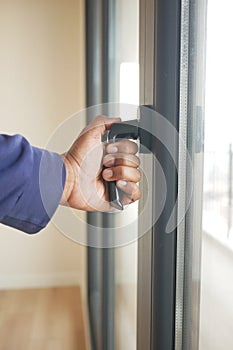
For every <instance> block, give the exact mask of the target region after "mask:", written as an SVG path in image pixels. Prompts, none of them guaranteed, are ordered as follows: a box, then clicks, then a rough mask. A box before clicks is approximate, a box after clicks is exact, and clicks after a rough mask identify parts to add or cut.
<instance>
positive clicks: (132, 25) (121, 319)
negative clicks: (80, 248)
mask: <svg viewBox="0 0 233 350" xmlns="http://www.w3.org/2000/svg"><path fill="white" fill-rule="evenodd" d="M115 23H116V28H115V52H116V57H115V72H116V85H115V91H116V101H118V102H120V110H121V111H122V114H121V118H122V120H127V119H135V118H137V107H138V105H139V59H138V53H139V49H138V47H139V0H127V1H125V0H117V1H116V4H115ZM121 104H122V108H121ZM127 104H128V105H129V106H128V108H127V107H125V106H126V105H127ZM125 109H129V110H132V113H130V112H129V113H127V114H125V113H124V111H125ZM137 216H138V203H134V204H133V205H130V207H128V208H127V210H126V211H125V212H123V213H122V214H121V215H120V216H118V218H117V219H116V225H120V226H122V225H123V226H124V225H127V224H128V223H129V222H132V220H133V221H134V223H135V224H134V225H133V226H132V224H131V225H130V227H131V229H132V227H133V229H134V231H135V232H134V237H137ZM137 258H138V257H137V241H135V239H134V241H129V242H126V244H124V245H123V246H119V247H116V248H115V349H116V350H128V349H131V350H136V339H137V264H138V261H137V260H138V259H137Z"/></svg>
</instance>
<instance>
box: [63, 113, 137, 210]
mask: <svg viewBox="0 0 233 350" xmlns="http://www.w3.org/2000/svg"><path fill="white" fill-rule="evenodd" d="M119 121H120V118H107V117H103V116H100V117H97V118H95V119H94V120H93V121H92V122H91V123H90V124H89V125H88V126H87V127H86V128H85V129H84V130H83V131H82V132H81V134H80V135H79V137H78V138H77V140H76V141H75V142H74V143H73V145H72V146H71V148H70V150H69V151H68V152H67V153H66V154H64V155H63V159H64V163H65V166H66V183H65V188H64V192H63V196H62V199H61V204H62V205H69V206H70V207H72V208H75V209H81V210H86V211H109V210H112V209H113V208H112V207H111V205H110V203H109V202H108V193H107V191H106V188H105V184H104V181H103V179H104V180H106V181H116V184H117V187H119V189H121V190H122V191H123V197H122V203H123V204H124V205H127V204H130V203H132V202H134V201H136V200H138V199H139V198H140V191H139V188H138V186H137V184H136V183H137V182H138V181H139V179H140V171H139V170H138V166H139V159H138V157H137V156H136V155H135V154H136V153H137V151H138V147H137V144H136V143H135V142H132V141H129V140H123V141H119V142H116V143H112V144H108V145H107V147H106V149H104V146H103V144H102V142H101V138H102V135H103V134H104V132H105V131H106V130H108V129H109V128H110V127H111V125H112V124H113V123H117V122H119ZM103 165H104V166H105V167H106V169H105V170H103Z"/></svg>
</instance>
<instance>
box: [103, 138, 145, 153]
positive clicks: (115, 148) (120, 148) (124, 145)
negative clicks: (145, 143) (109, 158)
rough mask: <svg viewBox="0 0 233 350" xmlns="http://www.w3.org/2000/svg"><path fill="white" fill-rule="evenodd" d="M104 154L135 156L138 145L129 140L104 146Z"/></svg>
mask: <svg viewBox="0 0 233 350" xmlns="http://www.w3.org/2000/svg"><path fill="white" fill-rule="evenodd" d="M106 152H107V153H109V154H112V153H113V154H114V153H127V154H136V153H137V152H138V145H137V144H136V143H135V142H132V141H129V140H122V141H119V142H115V143H110V144H108V145H107V146H106Z"/></svg>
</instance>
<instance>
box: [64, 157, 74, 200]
mask: <svg viewBox="0 0 233 350" xmlns="http://www.w3.org/2000/svg"><path fill="white" fill-rule="evenodd" d="M61 157H62V159H63V162H64V165H65V170H66V180H65V185H64V189H63V193H62V197H61V200H60V204H61V205H68V203H69V198H70V196H71V193H72V191H73V188H74V185H75V173H74V168H73V166H72V163H71V161H70V160H69V157H68V155H64V154H62V155H61Z"/></svg>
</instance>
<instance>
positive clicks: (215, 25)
mask: <svg viewBox="0 0 233 350" xmlns="http://www.w3.org/2000/svg"><path fill="white" fill-rule="evenodd" d="M232 11H233V2H232V0H223V1H221V6H220V3H219V1H217V0H211V1H209V3H208V18H207V62H206V64H207V66H206V117H205V125H206V126H205V172H204V215H203V228H204V231H206V232H207V233H209V234H211V235H213V236H215V237H217V238H218V239H220V240H222V241H226V240H227V244H228V245H232V247H233V227H232V221H233V220H232V216H233V210H232V202H233V200H232V183H233V181H232V173H233V172H232V144H233V108H232V102H233V98H232V82H233V65H232V62H233V45H232V29H233V28H232V13H233V12H232Z"/></svg>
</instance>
